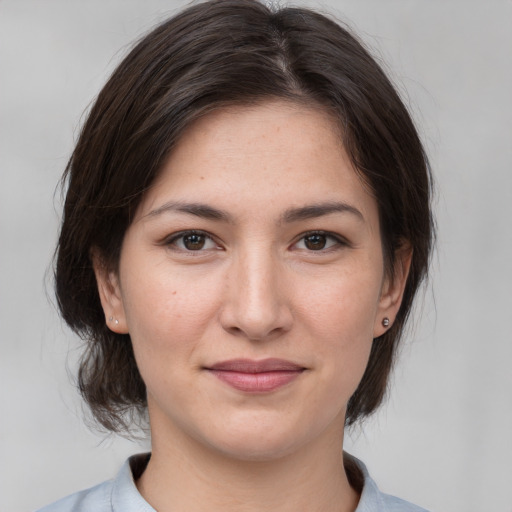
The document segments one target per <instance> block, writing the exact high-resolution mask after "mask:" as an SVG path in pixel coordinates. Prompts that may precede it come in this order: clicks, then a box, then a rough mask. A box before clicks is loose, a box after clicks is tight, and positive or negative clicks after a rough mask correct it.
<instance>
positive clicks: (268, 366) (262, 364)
mask: <svg viewBox="0 0 512 512" xmlns="http://www.w3.org/2000/svg"><path fill="white" fill-rule="evenodd" d="M205 369H206V370H207V371H208V372H210V373H211V374H212V375H214V376H215V377H217V378H218V379H219V380H221V381H222V382H224V383H225V384H228V385H229V386H231V387H233V388H235V389H237V390H239V391H244V392H247V393H268V392H271V391H275V390H277V389H279V388H281V387H283V386H285V385H286V384H289V383H290V382H292V381H294V380H295V379H296V378H298V377H299V376H300V375H301V374H302V372H303V371H304V370H305V368H304V367H302V366H299V365H297V364H295V363H293V362H291V361H286V360H284V359H264V360H262V361H253V360H250V359H233V360H230V361H222V362H219V363H215V364H214V365H212V366H209V367H207V368H205Z"/></svg>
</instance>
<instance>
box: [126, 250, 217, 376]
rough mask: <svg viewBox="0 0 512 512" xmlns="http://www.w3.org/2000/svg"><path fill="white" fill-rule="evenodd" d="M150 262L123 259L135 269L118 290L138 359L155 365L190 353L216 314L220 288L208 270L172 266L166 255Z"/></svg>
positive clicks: (197, 344) (143, 364)
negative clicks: (142, 263) (199, 271)
mask: <svg viewBox="0 0 512 512" xmlns="http://www.w3.org/2000/svg"><path fill="white" fill-rule="evenodd" d="M152 263H153V264H152V265H148V266H147V267H146V268H144V267H142V266H140V265H139V266H137V264H136V262H135V263H134V262H129V261H126V268H137V269H138V272H137V273H136V274H133V273H129V272H126V273H125V274H124V276H123V277H124V279H123V282H122V284H123V286H122V296H123V305H124V311H125V315H126V319H127V324H128V329H129V333H130V336H131V339H132V344H133V347H134V351H135V355H136V358H137V362H138V364H139V366H147V365H151V366H155V367H157V366H167V365H168V364H169V361H168V359H169V358H173V359H175V360H176V359H178V360H179V359H180V357H185V356H187V357H191V356H192V354H193V353H194V350H195V349H196V348H197V347H198V346H199V344H200V342H201V340H202V339H203V338H204V332H205V330H206V329H207V326H208V325H209V322H210V321H211V319H212V317H213V316H214V315H215V310H216V307H217V306H216V300H215V297H216V294H217V296H218V294H219V289H220V288H219V283H217V282H216V281H215V280H214V278H213V277H212V274H210V276H197V275H190V272H187V270H186V269H185V270H182V271H181V272H176V270H175V269H172V270H173V271H171V269H169V265H168V263H167V262H166V261H165V260H164V261H155V260H152ZM129 264H131V265H132V266H131V267H129ZM142 372H143V368H141V373H142Z"/></svg>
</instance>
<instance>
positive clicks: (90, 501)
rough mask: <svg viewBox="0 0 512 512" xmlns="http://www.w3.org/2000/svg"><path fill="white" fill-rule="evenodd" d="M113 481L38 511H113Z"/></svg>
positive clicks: (75, 494)
mask: <svg viewBox="0 0 512 512" xmlns="http://www.w3.org/2000/svg"><path fill="white" fill-rule="evenodd" d="M112 484H113V482H112V481H107V482H103V483H102V484H99V485H96V486H95V487H92V488H90V489H86V490H84V491H80V492H76V493H74V494H71V495H70V496H67V497H65V498H62V499H60V500H59V501H56V502H55V503H52V504H51V505H47V506H46V507H43V508H42V509H40V510H38V511H37V512H92V511H95V512H111V511H112V505H111V496H112Z"/></svg>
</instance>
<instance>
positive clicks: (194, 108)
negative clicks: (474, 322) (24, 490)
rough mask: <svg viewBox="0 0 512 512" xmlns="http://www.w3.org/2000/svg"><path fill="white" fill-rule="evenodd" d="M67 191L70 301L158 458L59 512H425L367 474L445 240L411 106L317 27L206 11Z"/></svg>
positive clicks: (165, 48)
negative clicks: (375, 424)
mask: <svg viewBox="0 0 512 512" xmlns="http://www.w3.org/2000/svg"><path fill="white" fill-rule="evenodd" d="M65 178H66V180H67V183H68V191H67V197H66V203H65V209H64V219H63V224H62V230H61V235H60V240H59V247H58V256H57V266H56V289H57V297H58V300H59V306H60V308H61V312H62V315H63V317H64V319H65V320H66V322H67V323H68V324H69V325H70V326H71V327H72V328H73V329H74V330H75V331H76V332H78V333H79V334H80V335H81V336H83V337H84V338H85V339H87V341H88V346H87V352H86V353H85V355H84V357H83V360H82V363H81V367H80V373H79V382H80V389H81V392H82V394H83V396H84V398H85V400H86V401H87V403H88V404H89V405H90V407H91V409H92V411H93V413H94V415H95V417H96V419H97V420H98V421H99V422H100V423H101V424H102V425H103V426H104V427H106V428H107V429H109V430H111V431H128V430H130V428H132V427H133V426H136V425H141V424H142V425H144V423H145V421H146V418H148V419H149V426H150V430H151V442H152V451H151V454H150V455H149V454H145V455H139V456H135V457H132V458H131V459H130V460H129V461H127V463H126V464H125V465H124V466H123V468H122V469H121V471H120V473H119V475H118V476H117V478H116V479H115V480H113V481H109V482H105V483H103V484H100V485H99V486H97V487H95V488H93V489H90V490H87V491H82V492H80V493H77V494H75V495H72V496H70V497H68V498H64V499H63V500H61V501H60V502H57V503H56V504H54V505H50V506H49V507H47V508H45V509H43V510H44V511H61V510H62V511H63V510H66V511H69V510H73V511H89V510H90V511H107V510H108V511H111V510H123V511H125V512H130V511H132V510H144V511H151V510H158V511H159V512H165V511H167V510H169V511H170V510H172V511H181V510H183V511H185V510H186V511H196V510H197V511H200V510H209V511H215V510H221V509H222V510H224V511H225V510H247V511H249V510H258V511H261V510H273V511H278V510H279V511H288V510H294V511H297V510H323V511H337V512H339V511H347V512H348V511H354V510H357V511H359V512H361V511H366V510H371V511H374V510H375V511H377V510H378V511H380V510H389V511H398V510H400V511H405V510H408V511H418V510H421V509H419V508H418V507H415V506H414V505H411V504H408V503H406V502H404V501H402V500H399V499H398V498H394V497H391V496H387V495H384V494H382V493H381V492H380V491H379V490H378V488H377V486H376V484H375V483H374V482H373V481H372V480H371V478H370V477H369V475H368V473H367V471H366V469H365V467H364V465H363V464H362V463H361V462H360V461H357V460H356V459H354V458H352V457H350V456H349V455H348V454H344V453H343V429H344V427H345V426H349V425H352V424H354V423H355V422H357V421H360V420H361V419H363V418H364V417H366V416H368V415H369V414H371V413H372V412H373V411H374V410H375V409H376V408H377V407H378V406H379V405H380V403H381V402H382V399H383V396H384V393H385V389H386V384H387V379H388V376H389V372H390V369H391V367H392V364H393V360H394V354H395V353H396V348H397V344H398V342H399V340H400V336H401V333H402V330H403V327H404V324H405V322H406V319H407V316H408V314H409V311H410V309H411V306H412V302H413V299H414V296H415V293H416V291H417V289H418V287H419V285H420V283H421V281H422V279H423V277H424V275H425V273H426V270H427V266H428V261H429V254H430V248H431V241H432V230H433V228H432V220H431V213H430V178H429V171H428V164H427V160H426V157H425V154H424V152H423V149H422V146H421V143H420V141H419V138H418V135H417V132H416V130H415V128H414V126H413V124H412V122H411V119H410V117H409V115H408V113H407V110H406V108H405V107H404V105H403V104H402V102H401V100H400V99H399V97H398V95H397V93H396V92H395V90H394V88H393V87H392V85H391V84H390V82H389V81H388V79H387V78H386V76H385V75H384V74H383V72H382V71H381V69H380V68H379V66H378V65H377V64H376V63H375V61H374V60H373V59H372V58H371V57H370V56H369V54H368V53H367V52H366V50H364V48H363V47H362V46H361V45H360V43H358V42H357V41H356V39H355V38H354V37H353V36H352V35H350V34H349V33H348V32H347V31H346V30H344V29H343V28H341V27H340V26H338V25H337V24H335V23H334V22H332V21H330V20H329V19H327V18H325V17H324V16H321V15H319V14H317V13H315V12H312V11H309V10H307V9H279V10H272V9H269V8H268V7H265V6H264V5H262V4H260V3H259V2H257V1H253V0H220V1H210V2H206V3H202V4H197V5H195V6H193V7H190V8H188V9H187V10H185V11H183V12H182V13H180V14H178V15H177V16H175V17H174V18H172V19H170V20H168V21H166V22H165V23H163V24H162V25H160V26H159V27H157V28H156V29H155V30H154V31H153V32H151V33H150V34H149V35H148V36H146V37H145V38H144V39H142V40H141V41H140V42H139V43H138V45H137V46H136V47H135V48H134V49H133V50H132V51H131V53H130V54H129V55H128V56H127V57H126V58H125V60H124V61H123V62H122V63H121V64H120V66H119V67H118V68H117V70H116V71H115V72H114V74H113V75H112V77H111V78H110V80H109V81H108V83H107V84H106V86H105V87H104V89H103V90H102V91H101V93H100V95H99V97H98V99H97V101H96V103H95V105H94V106H93V108H92V110H91V112H90V114H89V117H88V120H87V122H86V123H85V125H84V128H83V130H82V133H81V135H80V138H79V140H78V143H77V146H76V148H75V151H74V153H73V155H72V157H71V160H70V162H69V164H68V167H67V170H66V174H65Z"/></svg>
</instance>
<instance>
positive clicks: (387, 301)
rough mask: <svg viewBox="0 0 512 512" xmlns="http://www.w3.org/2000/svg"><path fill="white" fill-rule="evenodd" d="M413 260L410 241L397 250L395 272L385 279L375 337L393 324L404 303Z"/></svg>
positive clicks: (375, 326) (376, 320)
mask: <svg viewBox="0 0 512 512" xmlns="http://www.w3.org/2000/svg"><path fill="white" fill-rule="evenodd" d="M411 261H412V248H411V246H410V244H409V243H408V242H405V243H403V244H402V245H401V246H400V247H399V248H398V249H397V250H396V252H395V265H394V269H393V274H392V275H389V276H386V277H385V279H384V283H383V286H382V290H381V296H380V300H379V306H378V311H377V317H376V319H375V325H374V329H373V331H374V332H373V337H374V338H378V337H379V336H382V335H383V334H384V333H385V332H386V331H388V330H389V329H390V328H391V326H392V325H393V322H394V320H395V318H396V315H397V313H398V310H399V309H400V305H401V304H402V297H403V295H404V290H405V285H406V283H407V276H408V275H409V269H410V267H411Z"/></svg>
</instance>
